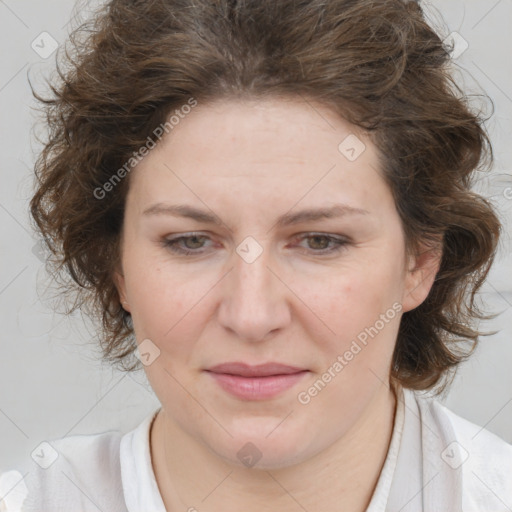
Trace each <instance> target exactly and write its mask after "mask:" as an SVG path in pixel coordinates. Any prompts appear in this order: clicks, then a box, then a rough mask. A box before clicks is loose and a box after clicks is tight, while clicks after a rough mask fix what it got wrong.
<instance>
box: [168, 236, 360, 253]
mask: <svg viewBox="0 0 512 512" xmlns="http://www.w3.org/2000/svg"><path fill="white" fill-rule="evenodd" d="M191 238H206V239H209V238H208V237H207V236H206V235H201V234H199V233H198V234H191V235H188V236H178V237H176V238H166V239H164V240H163V241H162V245H163V246H164V247H165V248H166V249H169V250H170V251H172V252H174V253H176V254H179V255H182V256H190V255H200V254H203V252H204V251H203V252H200V251H199V250H197V251H194V250H190V249H183V248H181V247H179V245H178V244H179V243H180V242H182V241H184V240H189V239H191ZM308 238H324V239H327V240H328V241H329V242H331V243H334V244H335V246H334V247H333V248H331V249H323V250H320V251H315V250H312V253H313V254H318V255H324V254H325V255H328V254H336V253H338V252H340V251H342V250H344V249H346V246H347V245H349V243H350V242H349V241H348V240H347V239H344V238H340V237H334V236H332V235H325V234H323V233H309V234H308V235H307V236H303V237H302V238H301V239H302V240H307V239H308Z"/></svg>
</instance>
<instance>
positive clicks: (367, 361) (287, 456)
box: [22, 0, 512, 512]
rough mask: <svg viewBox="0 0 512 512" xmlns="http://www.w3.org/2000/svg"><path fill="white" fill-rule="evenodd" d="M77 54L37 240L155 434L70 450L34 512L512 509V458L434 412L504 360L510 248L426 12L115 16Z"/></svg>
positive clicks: (471, 118) (31, 493)
mask: <svg viewBox="0 0 512 512" xmlns="http://www.w3.org/2000/svg"><path fill="white" fill-rule="evenodd" d="M84 33H85V32H84V31H79V32H77V34H75V36H76V37H75V39H74V42H75V45H76V46H75V48H76V53H75V54H72V61H70V63H71V62H73V64H72V66H70V67H69V68H68V69H67V70H66V71H63V72H62V73H61V77H62V83H61V84H59V85H58V86H57V87H55V89H54V94H55V96H54V97H53V98H52V99H49V100H46V105H47V107H46V109H47V114H48V122H49V127H50V138H49V141H48V143H47V145H46V146H45V148H44V151H43V152H42V154H41V157H40V158H39V160H38V162H37V164H36V171H37V174H38V178H39V181H38V188H37V190H36V193H35V195H34V197H33V199H32V202H31V212H32V215H33V218H34V219H35V222H36V223H37V226H38V228H39V229H40V231H41V232H42V234H43V235H44V236H45V239H46V240H47V243H48V245H49V247H50V248H51V249H52V251H53V254H54V256H55V258H54V263H55V264H56V265H57V267H56V269H57V270H65V271H66V272H68V273H69V275H70V276H71V277H72V279H73V283H74V285H75V288H76V290H77V292H78V295H77V297H78V301H77V303H76V304H77V305H80V306H81V307H83V308H89V309H88V311H89V312H90V314H91V315H97V316H98V315H99V317H100V319H101V321H102V326H103V334H102V336H103V337H102V348H103V352H104V357H105V358H106V359H108V360H109V361H111V362H113V363H117V364H118V365H119V366H120V367H121V368H124V369H126V370H132V369H134V368H135V367H136V363H139V364H140V362H141V363H142V365H143V367H144V369H145V372H146V374H147V377H148V379H149V382H150V384H151V386H152V388H153V390H154V391H155V393H156V396H157V397H158V399H159V401H160V402H161V408H159V409H158V410H157V411H155V412H154V413H152V414H151V415H150V416H149V417H147V418H146V419H144V421H143V422H142V423H141V424H140V425H139V426H138V427H137V428H136V429H135V430H133V431H132V432H129V433H127V434H124V435H122V434H120V433H118V432H115V433H114V432H107V433H101V434H96V435H90V436H71V437H68V438H62V439H57V440H54V441H52V442H50V443H49V446H46V448H45V450H43V451H42V452H41V453H40V457H41V459H42V460H43V463H42V464H41V463H39V464H37V463H35V464H34V469H33V471H31V472H30V474H29V475H28V476H27V478H26V479H25V482H26V486H27V490H28V495H27V497H26V498H25V500H24V505H23V508H22V510H27V511H28V510H31V511H32V510H41V511H42V510H44V511H50V510H51V511H55V510H87V511H89V510H102V511H107V510H108V511H127V510H128V511H129V512H135V511H144V512H153V511H155V512H156V511H159V512H162V511H165V510H167V511H171V510H172V511H175V510H184V511H185V510H188V511H194V510H198V511H217V510H223V511H227V512H230V511H232V510H233V511H234V510H244V511H256V510H258V511H273V510H290V511H292V510H308V511H314V510H323V511H338V510H344V511H354V512H355V511H370V512H376V511H383V510H388V511H398V510H400V511H403V512H406V511H415V512H416V511H424V512H433V511H440V510H447V511H448V510H449V511H450V512H456V511H462V510H464V511H482V512H483V511H485V512H489V511H491V510H492V511H506V510H510V509H512V446H510V445H509V444H507V443H506V442H505V441H503V440H501V439H499V438H498V437H497V436H495V435H493V434H492V433H490V432H488V431H487V430H485V429H482V428H481V427H479V426H477V425H475V424H473V423H470V422H468V421H466V420H464V419H463V418H460V417H459V416H457V415H455V414H454V413H452V412H451V411H449V410H448V409H446V408H445V407H444V406H443V405H441V404H440V403H439V402H437V401H435V400H432V399H430V398H426V397H425V396H423V395H422V393H421V391H423V390H425V391H426V390H435V391H437V392H440V391H441V390H442V389H444V388H446V386H447V385H448V383H449V382H450V378H451V377H453V373H454V370H455V369H456V367H457V365H458V364H459V363H460V362H461V361H463V360H464V359H465V358H467V356H468V355H469V354H470V352H471V351H472V349H473V348H474V347H475V345H476V343H477V341H478V339H479V336H480V335H481V334H485V333H481V332H479V331H478V330H477V329H476V328H475V327H474V322H475V320H477V319H480V318H485V316H484V315H483V314H482V313H481V312H480V311H479V310H478V309H477V307H476V306H475V304H474V302H473V299H474V296H475V293H476V292H477V291H478V289H479V288H480V286H481V284H482V282H483V280H484V279H485V277H486V275H487V273H488V271H489V268H490V265H491V264H492V261H493V258H494V255H495V251H496V246H497V241H498V237H499V233H500V224H499V221H498V219H497V217H496V215H495V213H494V212H493V209H492V208H491V206H490V204H489V203H488V202H487V201H486V200H485V199H484V198H482V197H480V196H478V195H476V194H474V193H473V192H471V190H470V186H471V178H472V175H473V171H474V170H475V169H477V168H479V167H480V166H481V164H483V163H484V162H485V159H486V158H487V161H488V163H490V162H491V155H492V153H491V148H490V145H489V141H488V138H487V136H486V134H485V131H484V130H483V128H482V124H481V122H482V120H481V119H480V118H479V117H478V116H477V115H475V114H474V113H472V112H471V111H470V109H469V108H468V106H467V105H466V103H465V101H464V98H461V97H459V95H457V94H456V92H457V89H456V87H455V86H454V84H453V83H452V81H451V78H450V75H449V73H448V70H447V66H448V64H449V53H448V50H447V48H446V47H444V46H443V44H442V42H441V40H440V39H439V37H438V36H437V35H436V34H435V33H434V32H433V31H432V29H431V28H430V27H429V26H428V24H427V23H426V22H425V20H424V19H423V16H422V12H421V9H420V7H419V6H418V5H417V4H416V3H411V2H409V3H406V2H402V1H401V0H385V1H382V2H375V1H369V0H333V1H330V2H321V1H319V0H318V1H317V0H311V1H304V2H296V1H292V0H282V1H280V2H274V1H271V0H261V1H258V2H249V1H247V0H246V1H228V0H218V1H215V2H211V1H206V0H204V1H198V0H195V1H191V0H155V1H151V2H142V1H129V2H128V1H126V0H123V1H120V0H112V1H110V2H109V3H108V4H107V5H106V6H105V8H104V10H103V11H102V12H101V13H99V14H98V16H97V17H96V19H95V25H94V28H93V30H92V32H91V33H90V36H89V37H88V38H86V39H83V38H82V39H79V37H78V36H80V35H81V34H84ZM59 265H60V266H59ZM70 290H73V288H72V284H71V283H70ZM461 340H465V342H466V343H465V344H463V343H461ZM55 454H57V456H55Z"/></svg>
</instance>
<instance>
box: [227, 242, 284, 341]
mask: <svg viewBox="0 0 512 512" xmlns="http://www.w3.org/2000/svg"><path fill="white" fill-rule="evenodd" d="M251 244H252V245H251ZM258 245H259V246H260V249H259V250H258V248H257V247H256V245H255V244H254V239H253V240H249V241H248V245H246V244H244V242H242V243H241V244H240V245H239V246H238V247H237V252H236V253H235V254H234V255H233V268H232V271H231V272H230V273H229V276H228V282H227V286H226V287H225V293H224V295H223V297H222V304H221V310H220V314H219V317H220V321H221V323H222V324H223V325H224V326H225V327H226V328H229V329H230V330H232V331H235V332H236V334H237V335H238V337H240V338H242V339H246V340H252V341H258V340H261V339H263V338H265V336H266V334H267V333H268V332H270V331H273V330H275V329H277V328H278V327H281V326H283V325H284V322H286V320H287V318H288V313H287V307H286V301H285V299H284V297H283V293H284V290H285V287H283V285H282V284H280V283H279V280H278V279H277V278H276V277H275V276H274V274H273V272H271V271H270V269H269V268H268V267H270V268H273V263H272V257H271V256H272V255H271V251H270V250H269V248H268V247H264V244H263V243H261V242H260V243H258ZM254 251H257V252H259V253H260V254H259V255H257V257H256V258H254V256H255V252H254Z"/></svg>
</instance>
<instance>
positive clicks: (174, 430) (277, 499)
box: [151, 386, 396, 512]
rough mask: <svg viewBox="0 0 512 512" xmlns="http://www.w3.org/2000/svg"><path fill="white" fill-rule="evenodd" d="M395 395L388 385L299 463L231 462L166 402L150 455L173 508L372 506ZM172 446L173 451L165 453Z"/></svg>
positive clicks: (351, 510)
mask: <svg viewBox="0 0 512 512" xmlns="http://www.w3.org/2000/svg"><path fill="white" fill-rule="evenodd" d="M395 409H396V398H395V395H394V392H393V391H392V390H391V389H389V388H387V387H385V386H382V388H381V389H380V391H379V392H378V393H377V395H376V396H375V399H374V400H373V401H372V402H371V404H370V405H369V406H368V407H367V409H366V410H365V412H364V414H363V415H362V416H361V417H360V418H359V420H358V422H357V424H355V425H354V426H353V427H352V428H351V430H350V431H349V432H347V433H346V434H345V435H344V436H343V437H342V438H340V439H338V440H337V441H336V442H335V443H334V444H332V445H331V446H329V448H327V449H326V450H324V451H322V452H320V453H318V454H317V455H315V456H314V457H312V458H310V459H308V460H306V461H303V462H301V463H299V464H296V465H294V466H290V467H286V468H281V469H273V470H270V471H269V470H259V469H256V468H251V469H248V468H245V467H240V466H235V465H231V464H229V463H228V462H226V461H225V460H224V459H221V458H219V457H218V456H217V455H216V454H214V453H213V452H212V451H210V450H208V449H207V448H206V447H205V446H203V445H201V444H199V443H198V442H197V440H196V439H194V438H192V437H190V436H189V435H188V434H187V433H186V432H184V431H183V430H182V429H181V428H180V426H179V425H177V424H176V423H175V422H174V421H173V420H172V418H169V417H167V416H165V412H164V410H163V409H161V410H160V411H159V413H158V415H157V417H156V419H155V421H154V422H153V425H152V428H151V458H152V461H153V469H154V472H155V477H156V480H157V483H158V486H159V489H160V493H161V495H162V499H163V501H164V504H165V507H166V509H167V510H168V511H171V510H172V511H174V510H189V511H190V512H193V511H194V509H197V511H200V512H213V511H218V510H223V511H224V512H235V511H237V512H238V511H239V510H244V511H247V512H256V511H258V512H271V511H276V510H279V511H280V512H287V511H290V512H291V511H297V510H299V509H300V508H302V509H305V510H323V511H325V512H331V511H332V512H334V511H339V510H340V503H343V510H344V511H345V512H363V511H365V510H366V508H367V506H368V504H369V502H370V500H371V497H372V494H373V491H374V489H375V486H376V484H377V481H378V478H379V475H380V472H381V469H382V466H383V464H384V461H385V459H386V455H387V451H388V448H389V443H390V440H391V435H392V431H393V423H394V415H395ZM166 454H167V455H166Z"/></svg>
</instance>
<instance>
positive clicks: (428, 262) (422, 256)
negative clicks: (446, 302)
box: [402, 236, 443, 312]
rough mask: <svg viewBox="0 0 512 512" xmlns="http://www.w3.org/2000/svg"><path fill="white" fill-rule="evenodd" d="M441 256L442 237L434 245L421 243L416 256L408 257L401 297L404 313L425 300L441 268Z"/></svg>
mask: <svg viewBox="0 0 512 512" xmlns="http://www.w3.org/2000/svg"><path fill="white" fill-rule="evenodd" d="M442 256H443V240H442V236H441V238H440V239H438V241H437V242H436V243H435V244H433V243H432V242H430V243H429V244H428V245H427V244H426V243H421V244H420V247H419V248H418V250H417V252H416V254H415V255H414V256H409V258H408V261H407V264H408V265H407V268H406V275H405V282H404V290H403V296H402V307H403V311H404V312H407V311H411V310H412V309H414V308H417V307H418V306H419V305H420V304H421V303H422V302H423V301H424V300H425V299H426V298H427V296H428V294H429V292H430V290H431V288H432V285H433V284H434V280H435V278H436V275H437V272H438V271H439V267H440V266H441V259H442Z"/></svg>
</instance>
